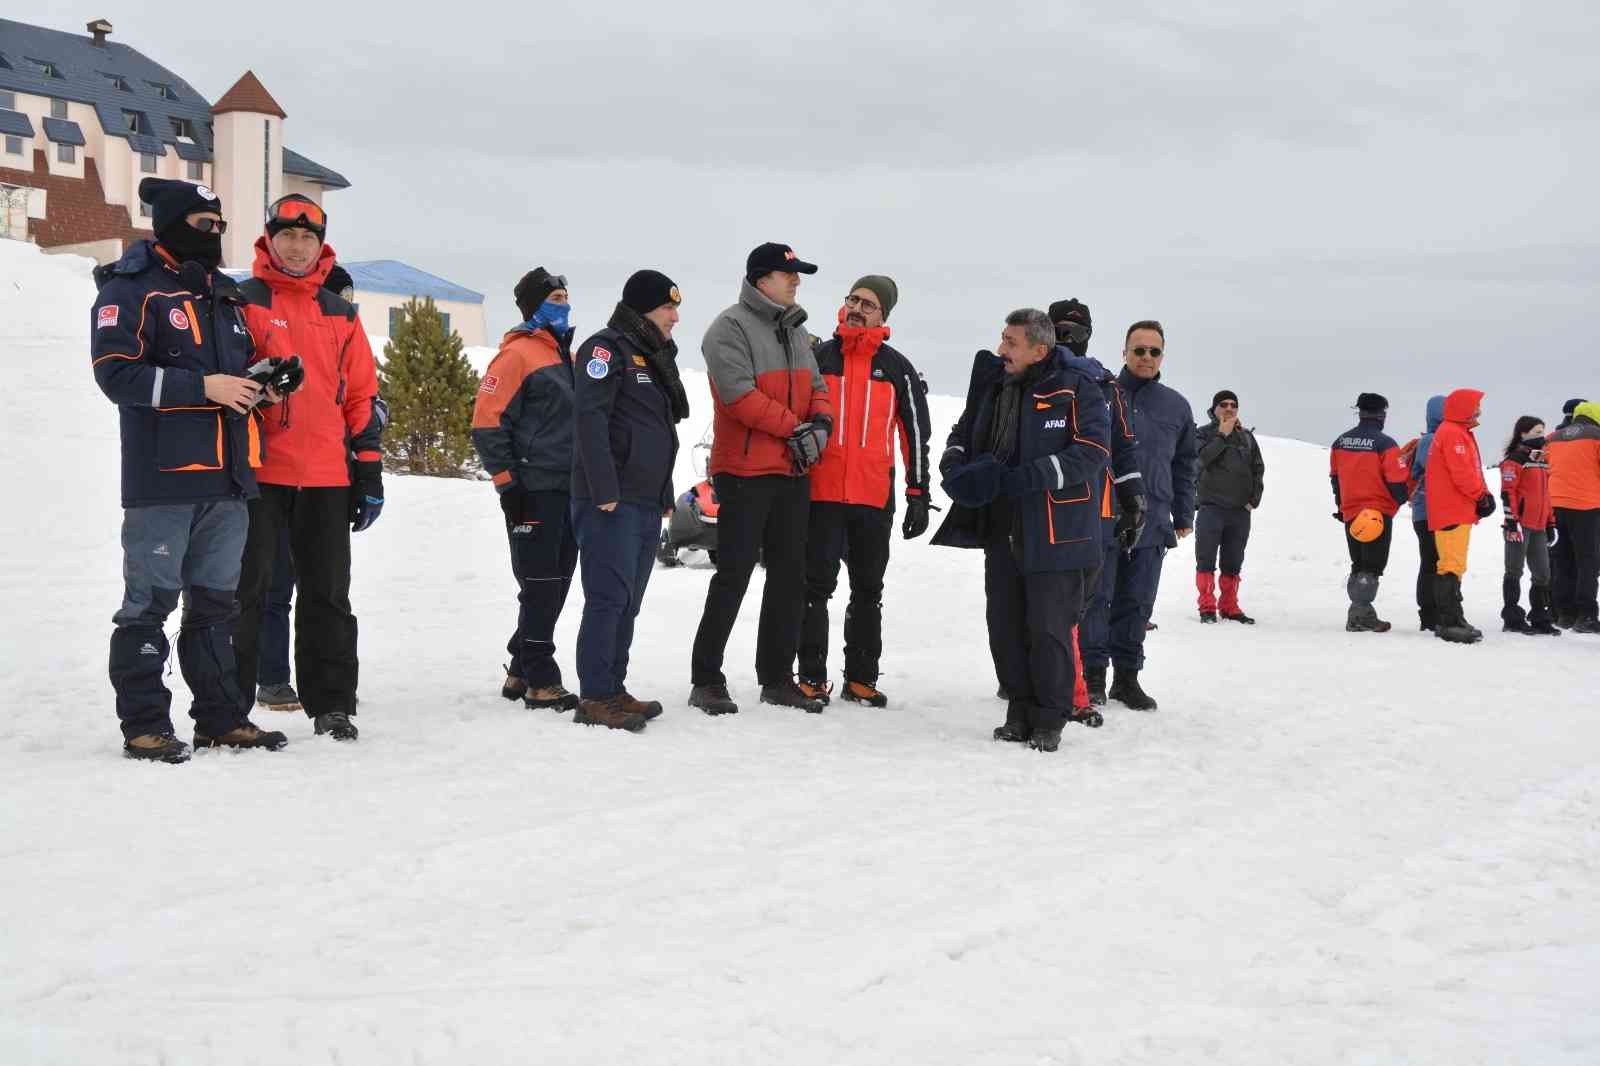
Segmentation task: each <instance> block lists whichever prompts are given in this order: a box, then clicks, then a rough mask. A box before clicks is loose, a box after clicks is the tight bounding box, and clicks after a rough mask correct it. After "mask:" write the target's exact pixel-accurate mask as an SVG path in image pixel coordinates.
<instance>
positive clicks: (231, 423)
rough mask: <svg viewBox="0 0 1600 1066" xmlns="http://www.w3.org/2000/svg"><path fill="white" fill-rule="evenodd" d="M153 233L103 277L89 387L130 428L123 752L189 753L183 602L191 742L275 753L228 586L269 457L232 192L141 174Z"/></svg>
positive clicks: (125, 487) (115, 638)
mask: <svg viewBox="0 0 1600 1066" xmlns="http://www.w3.org/2000/svg"><path fill="white" fill-rule="evenodd" d="M139 198H140V199H141V200H143V201H144V202H145V203H148V204H150V205H151V211H152V216H153V222H154V226H155V233H156V240H155V241H140V242H139V243H138V244H135V245H134V246H133V247H132V248H130V249H128V251H127V253H126V254H125V255H123V257H122V258H121V259H120V260H119V261H118V262H116V263H115V264H112V265H110V266H106V267H101V268H100V269H99V270H97V271H96V272H95V279H96V281H97V282H98V283H99V285H100V293H99V296H98V298H97V299H96V300H95V304H94V310H93V311H92V312H91V313H90V316H89V353H90V359H91V361H92V365H93V369H94V377H95V382H96V383H97V384H98V385H99V386H100V389H101V391H103V392H104V393H105V394H106V396H107V397H109V398H110V400H111V402H112V403H114V404H116V405H117V408H118V413H119V415H120V418H121V422H122V506H123V508H124V510H123V519H122V551H123V563H122V569H123V578H124V590H123V598H122V607H121V609H120V610H118V611H117V613H116V615H115V617H114V618H113V619H112V620H113V622H114V623H115V625H116V629H115V630H114V631H113V632H112V634H111V685H112V687H113V688H114V689H115V690H116V697H117V717H118V718H119V719H121V722H122V734H123V738H124V743H123V751H124V753H125V754H126V755H127V756H128V757H129V758H135V759H151V760H157V761H161V762H183V761H184V760H185V759H187V758H188V757H189V749H188V746H187V745H186V744H184V743H183V742H182V741H180V740H178V738H177V737H176V736H175V735H174V734H173V728H172V718H171V715H170V711H171V706H172V693H171V692H169V691H168V690H167V687H166V685H165V684H163V683H162V680H161V675H162V672H163V669H164V668H165V666H166V662H167V655H168V651H169V648H168V645H167V637H166V632H165V622H166V620H167V616H168V615H170V614H171V613H172V612H173V610H174V609H175V608H176V607H177V605H178V599H179V597H180V596H182V598H183V601H184V604H183V625H182V628H181V630H180V632H179V636H178V663H179V665H180V667H181V668H182V670H183V679H184V681H185V682H186V683H187V684H188V686H189V691H190V692H191V693H193V695H194V703H193V704H192V705H191V707H190V710H189V714H190V715H191V716H192V717H193V718H194V721H195V737H194V739H195V744H196V746H205V747H212V746H227V747H235V748H258V747H259V748H268V749H272V750H276V749H277V748H281V747H282V746H283V745H284V744H285V743H286V741H285V738H284V735H283V734H282V733H267V732H262V731H261V730H259V729H257V728H256V727H255V726H254V725H252V724H251V723H250V720H249V719H248V718H246V717H245V714H244V708H245V707H247V706H248V705H249V702H250V701H248V700H245V699H243V698H242V697H241V695H240V692H239V677H238V668H237V666H236V664H235V662H234V657H233V623H234V620H235V619H236V618H237V616H238V611H237V609H236V608H235V605H234V593H235V590H236V588H237V587H238V583H239V566H240V560H241V558H242V557H243V554H244V541H245V534H246V532H247V529H248V525H249V518H248V512H247V510H246V507H245V500H247V499H249V498H252V497H254V496H255V495H256V491H257V490H256V477H255V471H254V468H255V467H257V466H259V465H260V464H261V435H260V426H259V423H258V422H257V418H258V416H257V415H256V413H255V404H256V401H257V400H258V399H259V398H260V397H261V390H260V388H259V387H258V386H257V384H256V383H255V382H253V381H251V380H250V379H249V378H247V377H245V376H244V375H245V371H246V369H247V367H248V366H249V364H250V363H251V362H252V360H253V358H254V355H255V346H254V344H253V343H252V342H251V339H250V333H249V331H248V330H246V329H245V325H244V316H243V314H242V313H241V311H240V300H239V297H238V294H237V291H236V287H235V285H234V283H233V281H232V280H231V279H229V278H228V277H227V276H226V275H225V274H222V273H220V272H219V270H218V267H219V266H220V265H221V263H222V232H223V229H224V228H225V223H224V222H223V221H222V201H221V200H219V199H218V198H217V196H216V195H215V194H214V193H212V192H211V190H210V189H208V188H206V187H205V186H204V185H190V184H189V183H187V182H182V181H162V180H159V179H156V178H146V179H145V180H144V181H143V182H142V183H140V186H139Z"/></svg>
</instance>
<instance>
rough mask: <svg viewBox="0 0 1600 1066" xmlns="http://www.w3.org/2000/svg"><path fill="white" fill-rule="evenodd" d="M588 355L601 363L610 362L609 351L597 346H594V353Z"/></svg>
mask: <svg viewBox="0 0 1600 1066" xmlns="http://www.w3.org/2000/svg"><path fill="white" fill-rule="evenodd" d="M589 355H590V356H592V357H593V358H595V359H598V360H600V361H601V362H602V363H609V362H611V352H610V350H609V349H606V348H602V347H600V346H599V345H598V344H597V345H595V346H594V351H592V352H590V353H589Z"/></svg>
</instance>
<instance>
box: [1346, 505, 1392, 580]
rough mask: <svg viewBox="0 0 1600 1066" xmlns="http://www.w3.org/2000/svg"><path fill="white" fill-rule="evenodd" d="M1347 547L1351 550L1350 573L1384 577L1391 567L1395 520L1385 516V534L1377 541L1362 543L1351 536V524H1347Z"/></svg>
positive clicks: (1380, 535)
mask: <svg viewBox="0 0 1600 1066" xmlns="http://www.w3.org/2000/svg"><path fill="white" fill-rule="evenodd" d="M1344 540H1345V545H1346V546H1347V547H1348V548H1349V549H1350V572H1351V573H1353V574H1376V575H1377V576H1379V577H1382V576H1383V571H1384V570H1385V568H1387V567H1388V565H1389V545H1390V544H1391V543H1392V542H1393V540H1394V519H1393V518H1392V517H1390V516H1389V515H1384V516H1383V532H1382V533H1381V534H1379V536H1378V539H1377V540H1373V541H1368V542H1367V543H1366V544H1363V543H1361V542H1360V541H1359V540H1357V539H1356V538H1354V537H1352V536H1351V535H1350V524H1349V523H1348V522H1347V523H1345V530H1344Z"/></svg>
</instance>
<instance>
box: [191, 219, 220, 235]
mask: <svg viewBox="0 0 1600 1066" xmlns="http://www.w3.org/2000/svg"><path fill="white" fill-rule="evenodd" d="M189 225H191V226H193V227H194V228H195V229H197V230H199V231H200V232H201V233H215V234H217V235H218V236H219V237H220V236H221V235H222V234H224V233H227V232H228V223H227V222H226V221H224V220H223V219H220V218H197V219H195V220H194V221H193V222H191V223H189Z"/></svg>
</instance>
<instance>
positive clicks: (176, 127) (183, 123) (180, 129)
mask: <svg viewBox="0 0 1600 1066" xmlns="http://www.w3.org/2000/svg"><path fill="white" fill-rule="evenodd" d="M172 132H173V133H175V134H176V135H177V136H178V139H179V140H187V141H194V140H198V138H196V137H195V135H194V121H193V120H192V119H187V118H174V119H173V120H172Z"/></svg>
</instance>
